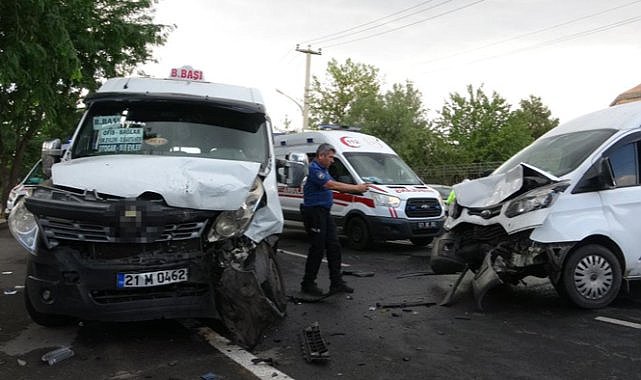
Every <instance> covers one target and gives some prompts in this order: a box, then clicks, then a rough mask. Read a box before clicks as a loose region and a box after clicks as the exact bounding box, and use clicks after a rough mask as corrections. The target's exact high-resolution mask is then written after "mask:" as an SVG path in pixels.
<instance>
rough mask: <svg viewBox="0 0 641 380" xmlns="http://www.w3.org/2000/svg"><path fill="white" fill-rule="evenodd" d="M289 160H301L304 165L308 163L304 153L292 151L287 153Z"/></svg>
mask: <svg viewBox="0 0 641 380" xmlns="http://www.w3.org/2000/svg"><path fill="white" fill-rule="evenodd" d="M289 160H290V161H294V162H302V163H303V164H305V165H309V158H307V155H306V154H305V153H300V152H292V153H290V154H289Z"/></svg>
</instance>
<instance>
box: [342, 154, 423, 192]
mask: <svg viewBox="0 0 641 380" xmlns="http://www.w3.org/2000/svg"><path fill="white" fill-rule="evenodd" d="M343 155H344V156H345V158H347V161H349V163H350V164H351V165H352V167H353V168H354V170H356V173H358V175H359V176H360V177H361V178H362V179H363V181H365V182H370V183H374V184H379V185H422V184H423V182H421V180H420V179H419V178H418V176H416V174H415V173H414V172H413V171H412V169H410V167H409V166H407V164H406V163H405V162H404V161H403V160H401V158H400V157H399V156H397V155H395V154H389V153H375V152H346V153H344V154H343Z"/></svg>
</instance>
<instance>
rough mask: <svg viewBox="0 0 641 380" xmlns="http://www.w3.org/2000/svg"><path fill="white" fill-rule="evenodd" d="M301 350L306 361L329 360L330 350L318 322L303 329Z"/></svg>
mask: <svg viewBox="0 0 641 380" xmlns="http://www.w3.org/2000/svg"><path fill="white" fill-rule="evenodd" d="M300 340H301V348H302V350H303V357H304V358H305V361H307V362H308V363H311V362H312V361H325V360H328V359H329V349H328V348H327V343H326V342H325V339H323V337H322V336H321V332H320V325H319V324H318V322H314V323H312V324H311V325H310V326H309V327H306V328H305V329H303V331H302V332H301V334H300Z"/></svg>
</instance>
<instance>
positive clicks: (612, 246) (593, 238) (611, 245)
mask: <svg viewBox="0 0 641 380" xmlns="http://www.w3.org/2000/svg"><path fill="white" fill-rule="evenodd" d="M589 244H598V245H601V246H603V247H605V248H607V249H609V250H610V251H611V252H612V253H614V256H615V257H616V258H617V260H618V261H619V265H620V266H621V273H625V269H626V265H625V258H624V257H623V251H621V248H620V247H619V245H618V244H617V243H615V242H614V240H612V239H610V238H609V237H607V236H605V235H590V236H588V237H586V238H584V239H583V240H581V241H579V242H578V243H576V244H575V245H574V246H573V247H572V248H571V249H570V250H569V251H568V253H567V254H566V255H565V257H564V258H563V261H562V265H561V268H564V267H565V263H566V262H567V261H568V258H569V257H570V256H571V255H572V254H573V253H574V252H575V251H576V250H577V249H579V248H581V247H584V246H586V245H589Z"/></svg>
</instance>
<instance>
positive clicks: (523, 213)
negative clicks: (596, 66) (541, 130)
mask: <svg viewBox="0 0 641 380" xmlns="http://www.w3.org/2000/svg"><path fill="white" fill-rule="evenodd" d="M640 148H641V102H636V103H629V104H624V105H620V106H615V107H611V108H607V109H604V110H602V111H598V112H595V113H591V114H588V115H586V116H583V117H580V118H577V119H575V120H572V121H570V122H568V123H566V124H563V125H561V126H559V127H556V128H554V129H552V130H551V131H549V132H548V133H546V134H545V135H543V136H542V137H540V138H539V139H538V140H536V141H535V142H534V143H532V144H531V145H530V146H528V147H526V148H525V149H523V150H522V151H520V152H519V153H517V154H516V155H514V156H513V157H512V158H510V159H509V160H508V161H507V162H505V163H504V164H503V165H502V166H500V167H499V168H498V169H496V170H495V171H494V172H493V173H492V174H491V175H490V176H489V177H486V178H481V179H478V180H474V181H467V182H463V183H460V184H458V185H455V186H454V191H455V194H456V202H455V204H454V205H453V206H452V207H451V209H450V212H449V217H448V219H447V220H446V223H445V229H446V230H447V231H448V232H447V233H446V234H445V235H443V236H442V237H441V238H440V239H439V241H438V242H435V243H434V249H433V252H432V262H431V264H432V267H433V269H434V270H435V271H436V272H439V273H452V272H455V271H457V270H460V269H461V268H462V267H463V266H464V265H467V266H468V267H469V268H471V269H472V270H473V271H474V272H476V276H475V278H474V281H473V285H474V291H475V296H476V298H477V302H478V304H479V306H480V302H481V300H482V298H483V295H484V294H485V292H486V291H487V290H488V289H489V288H491V287H492V286H494V285H496V284H500V283H503V282H507V283H512V284H516V283H518V282H519V281H520V280H521V279H522V278H524V277H525V276H529V275H534V276H538V277H546V276H548V277H549V278H550V280H551V282H552V283H553V284H554V286H555V288H556V290H557V291H558V293H559V294H560V295H563V296H566V297H567V298H569V299H570V300H571V301H572V302H573V303H575V304H576V305H578V306H579V307H583V308H600V307H604V306H607V305H608V304H609V303H610V302H612V301H613V300H614V299H615V298H616V296H617V294H618V293H619V289H620V287H621V284H622V281H623V280H636V279H639V278H641V253H640V252H639V247H640V246H641V223H639V219H638V218H639V215H641V186H640V184H641V177H640V173H639V168H640V166H641V165H640V162H641V161H640V160H641V154H640V153H641V149H640Z"/></svg>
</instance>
